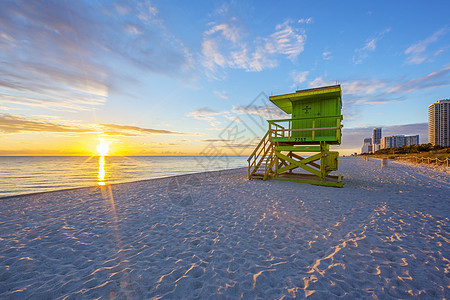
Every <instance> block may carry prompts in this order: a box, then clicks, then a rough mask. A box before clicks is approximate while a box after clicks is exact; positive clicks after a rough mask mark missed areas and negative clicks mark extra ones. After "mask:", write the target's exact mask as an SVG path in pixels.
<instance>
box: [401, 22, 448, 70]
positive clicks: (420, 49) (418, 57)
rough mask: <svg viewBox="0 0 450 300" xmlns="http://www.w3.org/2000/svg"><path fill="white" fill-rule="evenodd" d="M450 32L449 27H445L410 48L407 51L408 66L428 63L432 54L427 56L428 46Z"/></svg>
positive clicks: (439, 51)
mask: <svg viewBox="0 0 450 300" xmlns="http://www.w3.org/2000/svg"><path fill="white" fill-rule="evenodd" d="M448 31H449V27H447V26H446V27H443V28H441V29H439V30H438V31H436V32H435V33H433V34H432V35H431V36H429V37H427V38H426V39H425V40H423V41H420V42H418V43H416V44H414V45H411V46H409V47H408V49H406V50H405V54H406V55H408V58H407V59H406V63H408V64H421V63H423V62H424V61H426V60H427V59H428V58H429V56H430V54H426V53H425V52H426V50H427V48H428V46H429V45H430V44H432V43H434V42H436V41H437V40H438V39H439V38H440V37H441V36H443V35H445V34H447V32H448ZM442 51H443V50H442V49H441V50H438V51H436V52H435V53H434V55H433V56H436V55H439V54H440V53H441V52H442Z"/></svg>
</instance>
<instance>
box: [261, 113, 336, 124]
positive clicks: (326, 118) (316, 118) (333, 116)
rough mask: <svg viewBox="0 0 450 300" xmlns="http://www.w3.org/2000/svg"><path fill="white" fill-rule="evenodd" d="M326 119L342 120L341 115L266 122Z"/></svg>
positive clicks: (280, 120) (279, 120)
mask: <svg viewBox="0 0 450 300" xmlns="http://www.w3.org/2000/svg"><path fill="white" fill-rule="evenodd" d="M327 118H330V119H331V118H343V115H338V116H324V117H311V118H295V119H294V118H293V119H277V120H267V122H269V123H272V122H285V121H297V120H315V119H327Z"/></svg>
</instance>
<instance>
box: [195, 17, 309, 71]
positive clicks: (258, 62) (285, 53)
mask: <svg viewBox="0 0 450 300" xmlns="http://www.w3.org/2000/svg"><path fill="white" fill-rule="evenodd" d="M243 36H244V33H243V32H242V29H241V28H240V27H239V26H238V25H237V22H236V19H234V18H233V19H232V20H231V21H230V23H222V24H218V25H213V26H212V27H211V28H209V29H208V30H206V31H205V32H204V34H203V41H202V55H203V62H202V63H203V66H204V67H205V68H206V70H207V75H208V76H209V77H212V78H217V73H218V71H219V70H224V69H226V68H231V69H243V70H246V71H251V72H259V71H262V70H263V69H267V68H273V67H275V66H277V64H278V57H280V56H281V57H286V58H288V59H291V60H293V59H295V58H296V57H297V56H298V55H299V54H300V53H301V52H303V50H304V45H305V42H306V34H305V32H304V30H301V29H296V28H294V27H293V26H292V25H291V22H290V21H285V22H284V23H281V24H278V25H276V26H275V32H274V33H272V34H271V35H270V36H267V37H256V38H254V39H253V40H250V41H249V42H247V41H244V40H243Z"/></svg>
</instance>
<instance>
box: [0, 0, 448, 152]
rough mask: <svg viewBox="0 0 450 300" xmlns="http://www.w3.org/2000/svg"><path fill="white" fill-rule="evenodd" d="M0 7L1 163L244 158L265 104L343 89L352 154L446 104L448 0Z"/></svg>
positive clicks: (417, 127)
mask: <svg viewBox="0 0 450 300" xmlns="http://www.w3.org/2000/svg"><path fill="white" fill-rule="evenodd" d="M0 5H1V9H0V155H37V156H39V155H96V154H97V152H96V148H97V146H98V144H99V143H100V142H101V143H105V142H106V143H107V144H108V145H109V154H110V155H127V156H133V155H248V154H250V153H251V152H252V151H253V149H254V146H255V145H256V144H257V143H258V141H259V139H260V138H261V137H262V136H263V135H264V134H265V132H266V131H267V122H266V121H265V120H266V119H280V118H289V115H286V114H284V112H282V111H281V110H280V109H278V108H277V107H276V106H274V105H273V104H272V103H271V102H270V101H269V100H268V97H269V96H271V95H278V94H286V93H291V92H295V91H296V90H298V89H307V88H313V87H319V86H324V85H334V84H336V83H338V84H340V85H341V87H342V100H343V116H344V121H343V125H344V129H343V142H342V144H341V145H340V146H338V147H336V149H337V150H338V151H339V152H340V153H341V154H344V155H345V154H349V153H353V152H360V148H361V146H362V144H363V138H364V137H370V136H371V132H372V128H373V127H382V128H383V136H387V135H399V134H405V135H415V134H419V136H420V143H427V142H428V137H427V130H428V129H427V106H428V105H430V104H431V103H433V102H436V101H437V100H440V99H447V98H450V24H449V20H450V19H449V17H448V11H449V10H450V2H449V1H447V0H442V1H439V0H430V1H414V0H410V1H356V0H355V1H278V2H274V1H170V0H168V1H100V0H90V1H65V0H62V1H60V0H54V1H51V0H50V1H8V0H2V1H1V3H0Z"/></svg>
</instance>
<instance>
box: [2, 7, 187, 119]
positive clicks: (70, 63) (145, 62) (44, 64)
mask: <svg viewBox="0 0 450 300" xmlns="http://www.w3.org/2000/svg"><path fill="white" fill-rule="evenodd" d="M94 6H95V7H94ZM157 15H158V11H157V9H156V8H155V7H153V6H152V4H151V3H150V2H149V1H145V2H138V3H131V4H129V5H128V4H120V5H119V4H112V3H111V4H110V3H106V2H104V3H103V4H101V6H100V7H99V6H98V3H97V4H92V5H91V4H90V3H89V2H82V1H77V2H76V3H72V2H70V3H69V2H64V1H55V0H50V1H31V2H30V1H15V2H13V1H7V2H5V3H2V9H1V10H0V33H1V38H0V61H1V62H2V63H1V64H0V72H1V73H2V78H1V81H0V92H1V94H2V96H1V98H0V101H1V102H3V103H12V104H13V105H15V104H17V103H20V104H21V105H42V106H43V107H47V108H51V109H59V110H72V111H76V110H83V109H90V108H92V107H95V106H97V105H102V104H103V103H105V101H106V99H107V97H108V95H109V93H110V91H111V90H117V89H119V88H120V87H119V86H118V85H117V84H116V81H117V77H118V75H117V74H122V73H123V72H117V70H116V68H117V67H116V65H115V64H109V63H108V62H107V61H106V60H105V59H104V57H105V56H115V57H120V58H121V59H124V60H126V61H128V62H131V63H133V64H134V66H135V67H136V68H142V69H145V70H146V71H150V72H155V73H160V74H166V75H170V76H179V75H178V74H180V73H182V72H180V70H181V71H183V70H187V69H189V68H190V67H191V66H192V55H191V54H190V52H189V50H188V49H187V48H186V47H185V46H184V45H183V44H182V43H181V42H180V41H179V40H178V39H176V38H175V37H174V36H173V35H172V34H171V33H170V32H169V31H168V30H167V28H166V27H165V26H164V24H163V22H162V20H161V19H158V16H157ZM118 16H120V17H118ZM136 16H137V17H136ZM97 62H99V63H100V64H101V65H100V64H99V63H97ZM113 74H114V76H113ZM119 77H120V78H121V79H124V78H126V75H119ZM130 80H131V78H130Z"/></svg>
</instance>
